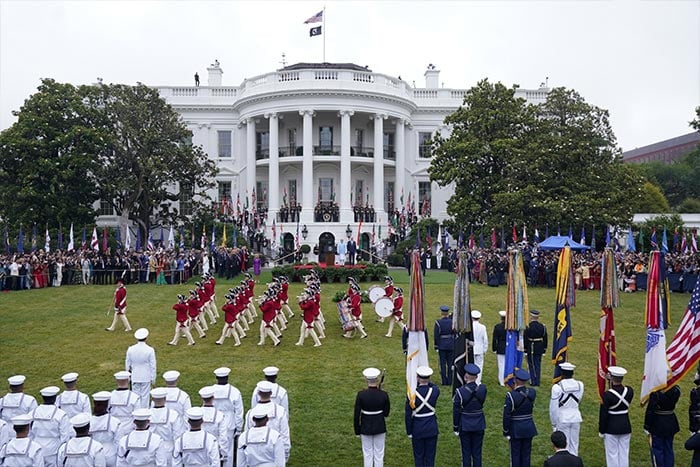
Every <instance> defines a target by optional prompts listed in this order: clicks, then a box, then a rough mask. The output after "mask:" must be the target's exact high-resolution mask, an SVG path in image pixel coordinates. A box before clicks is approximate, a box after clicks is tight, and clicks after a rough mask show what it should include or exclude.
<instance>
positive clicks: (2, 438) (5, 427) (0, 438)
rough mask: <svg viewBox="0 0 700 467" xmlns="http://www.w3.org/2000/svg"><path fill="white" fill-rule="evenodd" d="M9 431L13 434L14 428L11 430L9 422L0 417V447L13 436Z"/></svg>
mask: <svg viewBox="0 0 700 467" xmlns="http://www.w3.org/2000/svg"><path fill="white" fill-rule="evenodd" d="M10 432H12V434H14V430H12V427H11V426H10V424H9V423H7V422H6V421H5V420H3V419H2V418H0V448H1V447H3V446H4V445H6V444H7V442H8V441H9V440H10V439H11V438H12V437H13V436H12V435H11V434H10Z"/></svg>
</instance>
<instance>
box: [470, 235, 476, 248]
mask: <svg viewBox="0 0 700 467" xmlns="http://www.w3.org/2000/svg"><path fill="white" fill-rule="evenodd" d="M474 247H475V245H474V231H471V232H469V249H470V250H473V249H474Z"/></svg>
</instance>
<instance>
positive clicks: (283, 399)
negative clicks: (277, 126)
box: [250, 366, 289, 418]
mask: <svg viewBox="0 0 700 467" xmlns="http://www.w3.org/2000/svg"><path fill="white" fill-rule="evenodd" d="M279 371H280V369H279V368H277V367H276V366H266V367H265V368H263V374H264V375H265V380H266V381H269V382H270V383H272V396H271V399H272V401H273V402H275V403H276V404H279V405H281V406H282V407H284V410H286V411H287V418H289V398H288V397H287V390H286V389H285V388H284V387H282V386H280V385H279V383H278V382H277V375H278V374H279ZM258 400H259V398H258V391H253V395H252V396H251V397H250V408H251V409H252V408H253V407H255V405H256V404H257V403H258Z"/></svg>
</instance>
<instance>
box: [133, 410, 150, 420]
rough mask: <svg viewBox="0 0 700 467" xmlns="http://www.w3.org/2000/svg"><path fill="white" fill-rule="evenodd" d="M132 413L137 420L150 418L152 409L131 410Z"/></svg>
mask: <svg viewBox="0 0 700 467" xmlns="http://www.w3.org/2000/svg"><path fill="white" fill-rule="evenodd" d="M131 415H132V416H133V417H134V420H135V421H139V420H140V421H143V420H150V419H151V409H136V410H134V411H133V412H131Z"/></svg>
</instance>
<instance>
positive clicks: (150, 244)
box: [146, 229, 155, 251]
mask: <svg viewBox="0 0 700 467" xmlns="http://www.w3.org/2000/svg"><path fill="white" fill-rule="evenodd" d="M146 241H147V242H148V243H147V248H148V251H153V250H155V245H154V244H153V235H151V231H150V229H149V230H148V239H147V240H146Z"/></svg>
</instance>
